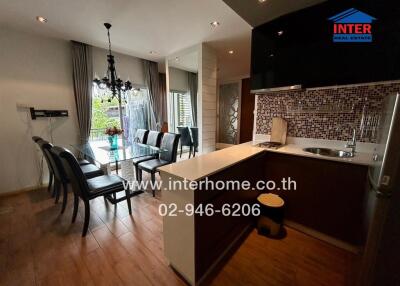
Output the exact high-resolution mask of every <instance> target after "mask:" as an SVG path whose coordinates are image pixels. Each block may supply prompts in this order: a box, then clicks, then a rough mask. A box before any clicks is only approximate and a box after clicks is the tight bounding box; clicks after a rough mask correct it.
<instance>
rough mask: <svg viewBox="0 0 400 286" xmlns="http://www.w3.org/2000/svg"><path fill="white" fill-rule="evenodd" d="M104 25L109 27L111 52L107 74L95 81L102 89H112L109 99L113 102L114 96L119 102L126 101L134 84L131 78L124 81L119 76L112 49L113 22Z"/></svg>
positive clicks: (108, 34)
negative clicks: (127, 94) (111, 31)
mask: <svg viewBox="0 0 400 286" xmlns="http://www.w3.org/2000/svg"><path fill="white" fill-rule="evenodd" d="M104 26H105V27H106V29H107V36H108V51H109V54H108V55H107V62H108V68H107V74H106V76H104V77H103V78H102V79H98V78H95V79H94V80H93V82H94V83H95V84H96V85H97V86H98V87H99V88H100V89H103V90H104V89H108V90H110V91H111V96H110V97H109V98H108V100H107V101H108V102H111V100H113V99H114V98H117V99H118V101H119V102H122V101H125V102H126V92H128V91H130V90H132V88H133V86H132V83H131V82H130V81H129V80H127V81H126V82H124V81H123V80H121V79H120V78H119V77H118V76H117V71H116V67H115V60H114V56H113V55H112V50H111V36H110V28H111V24H109V23H104Z"/></svg>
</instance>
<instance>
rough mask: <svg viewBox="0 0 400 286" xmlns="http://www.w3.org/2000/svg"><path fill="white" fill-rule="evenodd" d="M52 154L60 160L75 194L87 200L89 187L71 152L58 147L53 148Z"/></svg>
mask: <svg viewBox="0 0 400 286" xmlns="http://www.w3.org/2000/svg"><path fill="white" fill-rule="evenodd" d="M52 152H53V153H54V154H55V155H56V156H58V157H59V158H60V159H61V163H62V165H63V167H64V170H65V172H66V174H67V176H68V178H69V181H70V183H71V185H72V189H73V190H74V192H75V194H77V195H78V196H80V197H81V198H82V199H84V200H87V199H88V194H89V186H88V184H87V182H86V177H85V175H84V174H83V172H82V169H81V167H80V166H79V163H78V160H77V159H76V157H75V155H74V154H72V152H71V151H69V150H67V149H65V148H62V147H58V146H55V147H53V148H52Z"/></svg>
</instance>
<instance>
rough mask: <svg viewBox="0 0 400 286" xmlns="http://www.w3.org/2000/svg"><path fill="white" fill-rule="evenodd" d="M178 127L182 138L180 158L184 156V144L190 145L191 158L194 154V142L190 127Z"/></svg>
mask: <svg viewBox="0 0 400 286" xmlns="http://www.w3.org/2000/svg"><path fill="white" fill-rule="evenodd" d="M177 129H178V133H179V134H180V135H181V140H180V145H181V154H180V155H179V156H180V158H182V150H183V146H188V147H189V158H190V156H191V155H192V148H193V142H192V138H191V136H190V131H189V127H187V126H178V127H177Z"/></svg>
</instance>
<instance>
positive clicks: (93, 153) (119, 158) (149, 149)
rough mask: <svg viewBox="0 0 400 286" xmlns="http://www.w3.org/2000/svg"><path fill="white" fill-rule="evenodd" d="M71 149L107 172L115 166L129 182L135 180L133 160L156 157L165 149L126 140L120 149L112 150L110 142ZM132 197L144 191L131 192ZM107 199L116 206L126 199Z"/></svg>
mask: <svg viewBox="0 0 400 286" xmlns="http://www.w3.org/2000/svg"><path fill="white" fill-rule="evenodd" d="M71 147H72V148H73V149H74V150H76V151H77V152H79V153H80V154H81V155H83V156H84V157H85V158H86V159H87V160H89V161H93V162H95V163H98V164H99V165H100V166H101V167H102V168H107V172H108V173H110V172H111V167H112V166H113V165H115V171H116V173H117V175H121V177H122V178H124V179H125V180H128V181H132V180H134V179H135V178H134V170H133V163H132V159H136V158H140V157H145V156H156V155H157V154H160V153H162V152H165V151H166V150H165V149H161V148H157V147H153V146H150V145H146V144H141V143H130V142H128V141H127V140H125V139H119V140H118V147H117V148H111V146H110V143H109V142H108V141H105V140H104V141H103V140H100V141H89V142H88V143H86V144H72V145H71ZM119 167H121V173H122V174H119ZM130 193H131V195H130V196H131V197H133V196H136V195H139V194H141V193H143V191H142V190H131V191H130ZM107 199H108V200H109V201H110V202H111V203H113V204H115V203H118V202H120V201H122V200H124V199H126V197H124V196H123V197H118V198H116V197H110V196H108V197H107Z"/></svg>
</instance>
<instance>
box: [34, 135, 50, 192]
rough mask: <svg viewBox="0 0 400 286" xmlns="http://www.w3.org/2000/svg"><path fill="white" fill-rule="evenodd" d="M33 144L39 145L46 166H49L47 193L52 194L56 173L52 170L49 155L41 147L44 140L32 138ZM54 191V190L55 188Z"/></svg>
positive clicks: (37, 137) (36, 137)
mask: <svg viewBox="0 0 400 286" xmlns="http://www.w3.org/2000/svg"><path fill="white" fill-rule="evenodd" d="M32 140H33V142H35V143H36V144H38V146H39V148H40V151H42V154H43V157H44V159H45V160H46V164H47V168H48V170H49V185H48V186H47V191H48V192H50V190H51V187H52V186H53V181H54V171H53V168H52V165H51V164H50V161H49V158H48V156H47V154H46V153H45V152H44V150H43V148H42V145H40V144H39V143H40V141H43V139H42V138H41V137H39V136H33V137H32ZM53 190H54V188H53ZM52 195H53V196H54V195H55V193H54V191H53V194H52Z"/></svg>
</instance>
